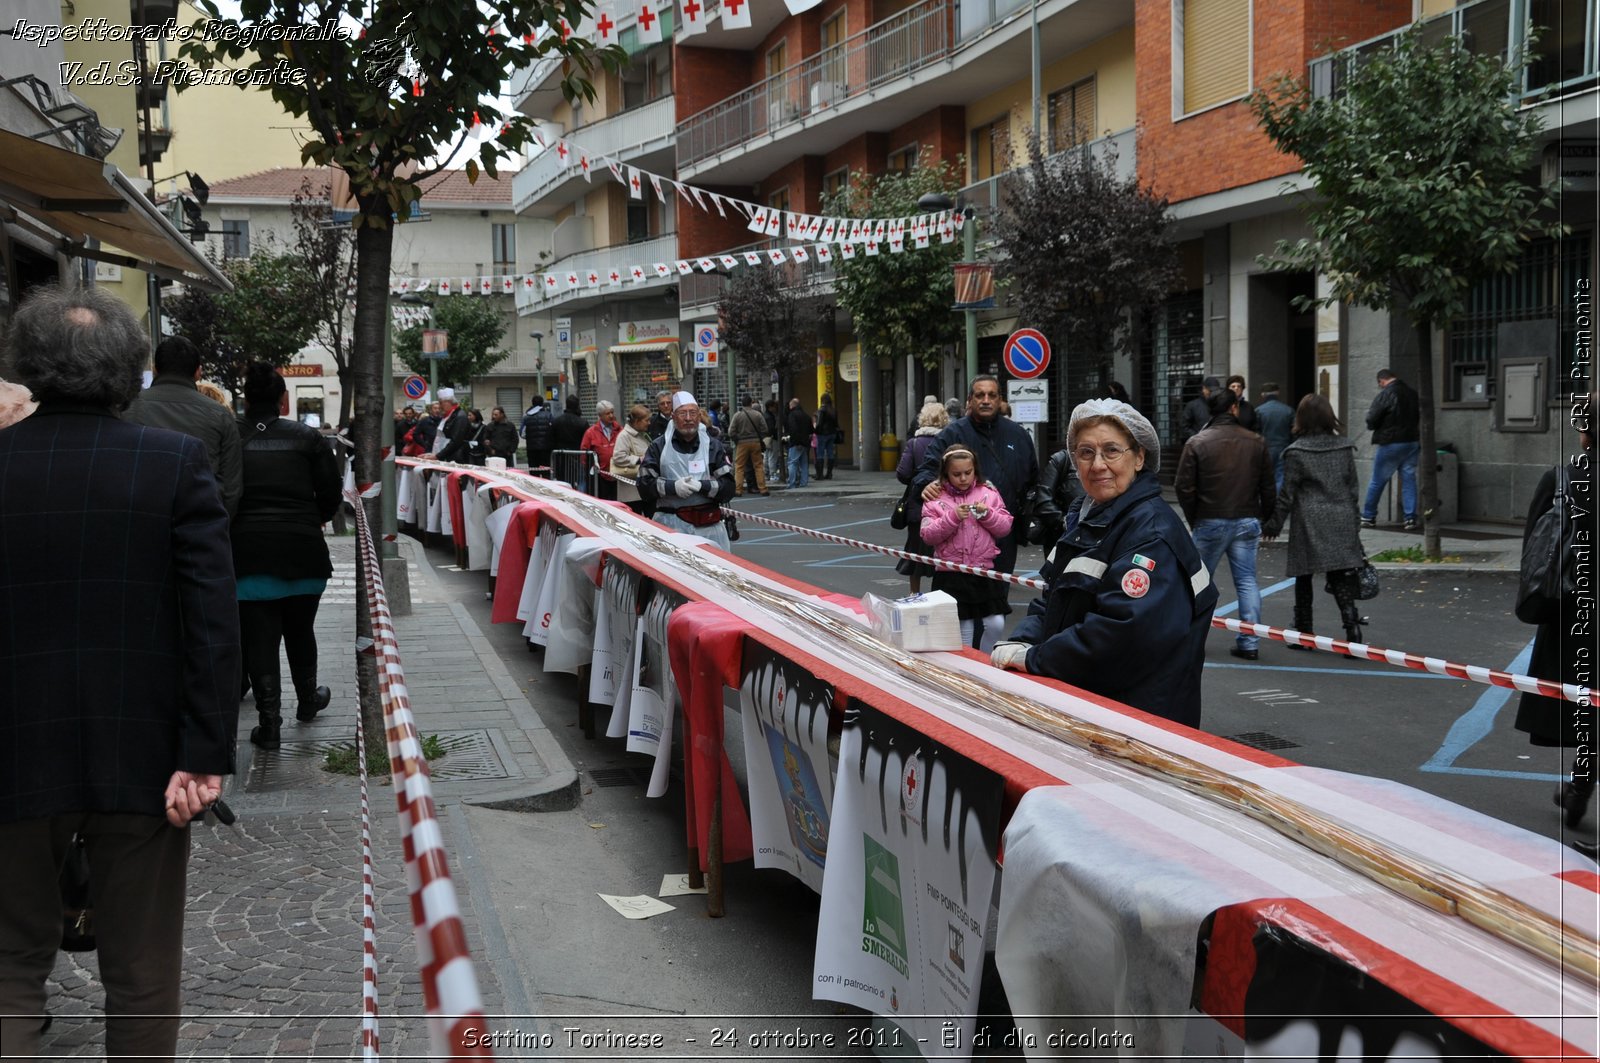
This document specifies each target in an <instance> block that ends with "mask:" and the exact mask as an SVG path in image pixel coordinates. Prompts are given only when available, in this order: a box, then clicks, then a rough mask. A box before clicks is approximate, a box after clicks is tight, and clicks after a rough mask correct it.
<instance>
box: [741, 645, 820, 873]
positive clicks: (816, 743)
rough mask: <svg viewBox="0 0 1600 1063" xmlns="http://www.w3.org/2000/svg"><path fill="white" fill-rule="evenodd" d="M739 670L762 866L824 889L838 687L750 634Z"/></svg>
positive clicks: (754, 834) (753, 832) (753, 830)
mask: <svg viewBox="0 0 1600 1063" xmlns="http://www.w3.org/2000/svg"><path fill="white" fill-rule="evenodd" d="M739 676H740V684H739V692H738V698H739V711H740V714H741V716H742V717H743V720H744V727H743V731H744V756H745V764H746V768H747V771H748V773H749V780H750V837H751V841H752V842H753V843H754V845H755V850H756V857H755V859H756V866H757V867H777V868H782V869H783V870H785V871H787V872H789V874H791V875H793V876H794V877H795V878H798V879H799V880H800V881H801V882H804V883H805V884H806V885H807V886H810V887H811V888H812V889H814V890H816V891H817V892H818V893H821V892H822V868H823V862H824V857H825V856H826V855H827V852H828V822H829V810H830V808H831V806H832V803H833V798H832V795H833V772H832V771H831V770H830V769H829V767H828V717H829V714H830V712H831V711H832V709H833V688H832V687H830V686H829V685H828V684H826V683H824V682H822V681H821V680H819V679H818V678H817V677H816V676H814V675H812V674H811V673H810V672H809V671H807V670H806V669H804V668H802V667H800V666H799V665H797V664H795V663H794V662H793V661H790V660H787V659H785V658H783V657H780V656H778V655H777V654H776V653H774V652H772V650H770V649H768V648H767V647H766V646H763V645H762V644H761V643H759V642H757V641H756V640H755V639H748V638H747V639H745V640H744V657H743V660H742V661H741V663H740V669H739Z"/></svg>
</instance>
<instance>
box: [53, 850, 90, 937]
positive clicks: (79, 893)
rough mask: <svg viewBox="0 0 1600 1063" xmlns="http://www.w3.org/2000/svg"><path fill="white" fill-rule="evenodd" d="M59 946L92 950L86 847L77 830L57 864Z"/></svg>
mask: <svg viewBox="0 0 1600 1063" xmlns="http://www.w3.org/2000/svg"><path fill="white" fill-rule="evenodd" d="M61 949H62V951H63V952H93V951H94V909H93V908H92V907H90V906H89V851H88V848H87V847H86V846H85V845H84V841H83V835H81V834H74V835H73V836H72V841H70V842H69V843H67V858H66V860H65V861H64V862H63V863H62V864H61Z"/></svg>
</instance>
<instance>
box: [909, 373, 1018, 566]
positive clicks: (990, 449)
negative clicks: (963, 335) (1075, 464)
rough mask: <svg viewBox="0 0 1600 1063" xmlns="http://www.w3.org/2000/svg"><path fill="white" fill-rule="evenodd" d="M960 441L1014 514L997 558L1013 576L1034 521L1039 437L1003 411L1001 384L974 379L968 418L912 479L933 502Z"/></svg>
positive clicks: (949, 428) (941, 438)
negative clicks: (942, 466) (943, 467)
mask: <svg viewBox="0 0 1600 1063" xmlns="http://www.w3.org/2000/svg"><path fill="white" fill-rule="evenodd" d="M954 443H960V444H961V445H962V446H965V447H966V448H967V449H969V450H971V451H972V452H973V453H974V454H976V455H977V456H978V469H979V471H980V472H982V473H983V478H984V479H985V480H987V481H989V482H990V483H991V484H993V485H994V488H995V490H997V491H999V492H1000V497H1001V498H1002V499H1004V500H1005V503H1006V509H1007V510H1008V511H1009V512H1010V513H1011V530H1010V531H1009V532H1007V533H1006V534H1005V536H1004V537H1003V538H1001V539H1000V540H999V545H1000V553H999V554H997V555H996V556H995V559H994V568H995V571H996V572H1011V571H1013V570H1015V569H1016V567H1017V544H1018V543H1019V542H1021V541H1022V537H1023V536H1024V535H1025V534H1026V532H1027V529H1028V522H1029V520H1030V518H1031V506H1030V504H1029V496H1030V495H1031V493H1032V491H1033V485H1034V484H1035V483H1037V482H1038V480H1039V455H1038V453H1037V452H1036V451H1035V450H1034V449H1033V437H1032V436H1030V435H1028V433H1027V431H1026V430H1025V429H1024V428H1023V427H1022V426H1021V425H1019V424H1017V422H1015V421H1013V420H1012V419H1011V418H1009V417H1005V416H1002V415H1001V413H1000V381H999V380H997V379H995V378H994V377H992V376H990V375H989V374H987V373H984V374H982V375H980V376H975V377H973V378H972V386H971V387H970V388H969V389H968V391H967V415H966V416H965V417H958V418H957V419H956V420H954V421H951V422H950V423H949V424H948V425H946V426H945V428H944V430H943V431H941V432H940V433H939V434H938V435H937V436H935V437H934V439H933V442H932V443H930V444H929V445H928V450H927V453H925V454H924V455H923V456H922V467H921V468H919V469H918V470H917V476H916V479H915V480H913V481H912V483H913V484H915V485H916V487H917V489H918V490H920V491H921V492H922V500H923V501H924V502H931V501H933V500H934V499H935V498H938V497H939V494H940V492H941V491H942V490H943V488H942V487H941V486H940V484H939V460H940V458H942V457H943V456H944V452H945V448H946V447H949V446H950V445H952V444H954Z"/></svg>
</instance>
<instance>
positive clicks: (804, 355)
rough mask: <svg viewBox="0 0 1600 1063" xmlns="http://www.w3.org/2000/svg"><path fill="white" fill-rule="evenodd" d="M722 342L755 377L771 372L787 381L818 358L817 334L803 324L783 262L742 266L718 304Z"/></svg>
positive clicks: (797, 299) (749, 375)
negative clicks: (782, 265) (779, 265)
mask: <svg viewBox="0 0 1600 1063" xmlns="http://www.w3.org/2000/svg"><path fill="white" fill-rule="evenodd" d="M717 318H718V320H719V322H720V324H721V338H722V345H723V346H724V347H726V348H727V350H728V352H729V353H730V354H732V355H733V356H734V357H735V358H736V359H737V362H736V363H735V364H737V365H738V367H739V371H740V372H742V373H744V374H746V375H747V376H748V377H751V378H753V379H756V380H765V379H766V378H767V374H768V373H769V372H776V373H777V374H778V379H780V380H788V379H789V378H790V377H791V376H793V375H794V374H796V373H803V372H806V371H807V370H810V369H812V368H813V367H814V366H815V365H816V363H817V334H816V330H815V329H814V328H811V327H808V326H807V325H806V324H804V321H805V317H804V314H803V311H802V305H801V301H800V298H799V297H798V296H797V295H796V294H795V292H794V289H793V288H792V287H791V286H790V285H789V284H788V283H787V282H786V278H785V277H784V273H783V267H775V266H770V265H765V264H763V265H760V266H751V267H748V268H746V267H740V268H738V269H737V270H735V271H734V273H733V276H732V277H731V278H730V279H729V280H728V286H727V287H726V288H724V289H723V292H722V299H721V301H719V302H718V303H717Z"/></svg>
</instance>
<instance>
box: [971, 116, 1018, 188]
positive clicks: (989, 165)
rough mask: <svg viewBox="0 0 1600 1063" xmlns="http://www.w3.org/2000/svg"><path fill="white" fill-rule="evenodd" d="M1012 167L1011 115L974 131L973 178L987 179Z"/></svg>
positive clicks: (1001, 117) (976, 179)
mask: <svg viewBox="0 0 1600 1063" xmlns="http://www.w3.org/2000/svg"><path fill="white" fill-rule="evenodd" d="M1009 169H1011V116H1010V115H1001V116H1000V117H999V118H996V119H995V120H994V121H992V122H990V123H989V124H988V125H981V126H979V127H978V128H977V129H974V130H973V131H972V179H973V180H974V181H985V180H988V179H989V178H991V177H995V176H997V175H999V174H1003V173H1005V172H1006V171H1007V170H1009Z"/></svg>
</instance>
